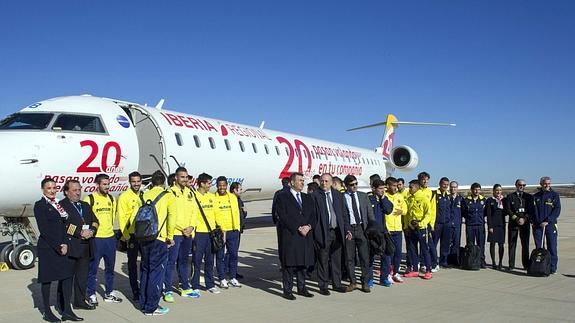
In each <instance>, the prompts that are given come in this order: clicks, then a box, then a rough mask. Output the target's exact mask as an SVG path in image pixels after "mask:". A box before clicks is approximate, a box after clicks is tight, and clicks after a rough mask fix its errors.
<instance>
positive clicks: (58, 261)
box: [34, 178, 83, 322]
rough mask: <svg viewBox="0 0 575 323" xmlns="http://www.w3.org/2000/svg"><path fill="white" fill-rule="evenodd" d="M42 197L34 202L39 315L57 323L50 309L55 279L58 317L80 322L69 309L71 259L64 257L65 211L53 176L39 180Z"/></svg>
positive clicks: (72, 266) (65, 238)
mask: <svg viewBox="0 0 575 323" xmlns="http://www.w3.org/2000/svg"><path fill="white" fill-rule="evenodd" d="M41 186H42V193H43V195H42V198H41V199H40V200H38V201H36V203H35V204H34V217H35V218H36V223H37V224H38V230H39V231H40V237H39V239H38V282H39V283H40V284H41V285H42V287H41V290H42V302H43V304H44V311H43V318H44V320H45V321H48V322H60V319H59V318H58V317H56V315H54V313H52V311H51V310H50V285H51V284H52V282H53V281H58V284H60V285H61V288H62V294H63V298H64V304H63V308H62V319H63V320H69V321H83V319H82V318H80V317H78V316H76V314H74V313H73V312H72V307H71V304H70V300H71V296H72V277H73V276H74V261H73V260H72V259H70V258H68V256H67V254H68V244H67V241H68V238H67V236H66V229H65V225H64V220H65V219H66V218H68V213H67V212H66V211H65V210H64V208H63V207H62V206H60V204H59V203H58V202H59V201H58V200H57V199H56V191H57V188H56V182H54V180H53V179H50V178H45V179H44V180H42V183H41Z"/></svg>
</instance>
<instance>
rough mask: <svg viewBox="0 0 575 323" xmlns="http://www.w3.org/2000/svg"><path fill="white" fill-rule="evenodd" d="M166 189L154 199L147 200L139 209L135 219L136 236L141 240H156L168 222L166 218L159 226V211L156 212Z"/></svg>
mask: <svg viewBox="0 0 575 323" xmlns="http://www.w3.org/2000/svg"><path fill="white" fill-rule="evenodd" d="M166 193H167V192H166V191H163V192H162V193H160V194H159V195H158V196H156V198H155V199H154V201H150V200H147V201H146V202H145V203H143V204H142V206H141V207H140V208H139V209H138V213H136V217H135V219H134V238H135V239H136V240H138V241H141V242H146V241H154V240H156V238H157V237H158V234H159V233H160V231H162V228H163V227H164V224H165V223H166V219H167V217H166V219H164V222H163V223H162V226H161V227H160V228H158V213H157V212H156V204H157V203H158V202H159V201H160V199H161V198H162V197H163V196H164V195H166Z"/></svg>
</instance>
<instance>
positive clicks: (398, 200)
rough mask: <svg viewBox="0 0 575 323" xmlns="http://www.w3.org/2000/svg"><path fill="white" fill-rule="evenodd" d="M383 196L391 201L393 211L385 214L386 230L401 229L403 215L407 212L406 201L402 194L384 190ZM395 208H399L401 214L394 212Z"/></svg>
mask: <svg viewBox="0 0 575 323" xmlns="http://www.w3.org/2000/svg"><path fill="white" fill-rule="evenodd" d="M385 196H387V199H389V201H390V202H391V203H393V211H392V212H391V214H388V215H386V216H385V226H386V227H387V230H388V231H401V230H402V229H403V225H402V222H403V217H404V216H405V215H406V214H407V203H406V202H405V199H404V198H403V194H401V193H395V194H390V193H388V192H385ZM397 210H401V214H395V212H396V211H397Z"/></svg>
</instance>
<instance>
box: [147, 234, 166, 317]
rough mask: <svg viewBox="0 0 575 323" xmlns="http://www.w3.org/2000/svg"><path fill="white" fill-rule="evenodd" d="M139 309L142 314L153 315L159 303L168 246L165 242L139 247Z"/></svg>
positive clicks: (156, 241) (151, 242) (150, 243)
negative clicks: (140, 255)
mask: <svg viewBox="0 0 575 323" xmlns="http://www.w3.org/2000/svg"><path fill="white" fill-rule="evenodd" d="M140 249H141V252H142V260H141V262H140V309H141V311H142V312H144V313H153V312H154V311H155V310H156V309H157V308H158V304H159V303H160V297H161V295H162V284H163V283H164V274H165V271H166V262H167V260H168V246H167V245H166V243H165V242H162V241H160V240H157V239H156V240H154V241H150V242H143V243H142V244H141V245H140Z"/></svg>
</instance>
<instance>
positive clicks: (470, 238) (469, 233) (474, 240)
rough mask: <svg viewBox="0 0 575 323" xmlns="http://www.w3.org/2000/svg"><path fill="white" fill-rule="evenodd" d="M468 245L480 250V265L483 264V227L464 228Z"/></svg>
mask: <svg viewBox="0 0 575 323" xmlns="http://www.w3.org/2000/svg"><path fill="white" fill-rule="evenodd" d="M465 235H466V237H467V244H468V245H472V244H474V245H476V246H479V248H480V249H481V263H482V264H485V227H484V226H483V225H468V226H466V227H465Z"/></svg>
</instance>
